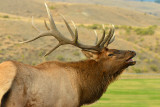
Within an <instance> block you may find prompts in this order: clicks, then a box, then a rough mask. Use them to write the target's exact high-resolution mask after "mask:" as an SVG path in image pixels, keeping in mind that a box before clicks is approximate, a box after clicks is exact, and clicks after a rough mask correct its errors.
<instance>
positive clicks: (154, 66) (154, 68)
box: [150, 65, 158, 72]
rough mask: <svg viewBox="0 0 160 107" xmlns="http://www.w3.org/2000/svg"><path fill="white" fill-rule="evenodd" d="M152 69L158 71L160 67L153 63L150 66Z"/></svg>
mask: <svg viewBox="0 0 160 107" xmlns="http://www.w3.org/2000/svg"><path fill="white" fill-rule="evenodd" d="M150 68H151V70H153V71H154V72H157V71H158V67H157V66H156V65H151V66H150Z"/></svg>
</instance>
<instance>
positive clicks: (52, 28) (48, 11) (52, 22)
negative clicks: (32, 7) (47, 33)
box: [45, 3, 57, 30]
mask: <svg viewBox="0 0 160 107" xmlns="http://www.w3.org/2000/svg"><path fill="white" fill-rule="evenodd" d="M45 6H46V10H47V13H48V18H49V21H50V26H51V30H54V29H57V27H56V25H55V23H54V20H53V18H52V15H51V13H50V10H49V8H48V6H47V4H46V3H45Z"/></svg>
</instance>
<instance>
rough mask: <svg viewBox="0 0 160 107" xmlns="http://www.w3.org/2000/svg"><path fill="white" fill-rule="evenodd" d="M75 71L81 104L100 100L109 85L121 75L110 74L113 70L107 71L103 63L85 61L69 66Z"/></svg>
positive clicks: (71, 63)
mask: <svg viewBox="0 0 160 107" xmlns="http://www.w3.org/2000/svg"><path fill="white" fill-rule="evenodd" d="M67 65H68V66H70V67H71V68H73V69H75V71H76V73H77V77H78V78H77V81H78V84H79V91H80V99H81V101H80V104H90V103H93V102H95V101H96V100H98V99H99V98H100V97H101V96H102V94H103V93H104V92H105V91H106V89H107V87H108V85H109V84H110V83H111V82H112V81H114V80H115V79H116V77H117V76H118V75H119V74H114V75H112V74H109V73H110V72H112V71H111V70H113V69H105V68H106V67H103V64H102V62H96V61H95V60H85V61H79V62H70V63H68V64H67Z"/></svg>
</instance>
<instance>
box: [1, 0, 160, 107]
mask: <svg viewBox="0 0 160 107" xmlns="http://www.w3.org/2000/svg"><path fill="white" fill-rule="evenodd" d="M47 4H48V6H49V8H50V10H51V13H52V15H53V18H54V20H55V22H56V25H57V27H58V29H59V30H60V31H61V32H62V33H63V34H64V35H65V36H66V37H68V38H71V36H70V34H69V32H68V31H67V28H66V26H65V24H64V22H63V20H62V17H61V16H59V14H58V13H61V14H63V15H64V16H65V17H66V19H67V20H68V22H69V23H70V24H71V20H73V21H74V22H75V23H76V25H77V27H78V31H79V39H80V40H81V41H83V42H84V43H86V44H93V43H94V41H95V35H94V32H93V31H94V30H96V31H97V32H98V36H99V38H100V37H101V36H102V24H104V25H105V29H106V31H108V30H109V27H110V25H111V24H114V25H115V28H116V31H115V34H116V40H115V41H114V43H112V44H111V45H110V46H109V48H116V49H124V50H135V51H136V53H137V56H136V58H135V59H134V60H136V61H137V64H136V65H135V66H133V67H130V68H128V69H127V70H126V71H125V72H124V73H123V74H122V76H121V77H120V79H119V80H118V81H116V82H114V83H112V84H111V86H110V87H109V89H108V91H107V92H106V93H105V94H104V95H103V97H102V98H101V99H100V100H99V101H98V102H97V103H95V104H92V105H89V107H160V0H49V1H47ZM32 16H33V17H34V23H35V25H36V26H37V27H38V28H39V29H40V30H42V31H45V30H46V29H45V26H44V22H43V21H44V19H46V20H47V14H46V10H45V6H44V0H0V62H3V61H7V60H16V61H19V62H23V63H25V64H30V65H36V64H39V63H42V62H44V61H49V60H59V61H79V60H84V59H85V57H84V55H83V54H82V53H81V50H80V49H78V48H76V47H73V46H70V45H67V46H62V47H60V48H58V49H57V50H55V51H54V52H53V53H52V54H51V55H49V56H47V57H43V55H44V54H45V53H46V52H47V51H48V50H50V49H51V48H53V47H54V46H55V45H56V44H57V43H58V42H57V41H56V39H54V38H53V37H45V38H41V39H39V40H36V41H34V42H32V43H28V44H17V42H20V41H24V40H28V39H31V38H33V37H35V36H37V35H38V32H36V31H35V30H34V29H33V27H32V24H31V21H32ZM86 107H87V106H86Z"/></svg>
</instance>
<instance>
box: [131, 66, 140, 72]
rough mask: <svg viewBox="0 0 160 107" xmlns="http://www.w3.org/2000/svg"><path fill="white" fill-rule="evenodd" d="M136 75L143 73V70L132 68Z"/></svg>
mask: <svg viewBox="0 0 160 107" xmlns="http://www.w3.org/2000/svg"><path fill="white" fill-rule="evenodd" d="M132 69H133V71H134V72H135V73H142V70H141V69H139V68H134V67H133V68H132Z"/></svg>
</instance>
